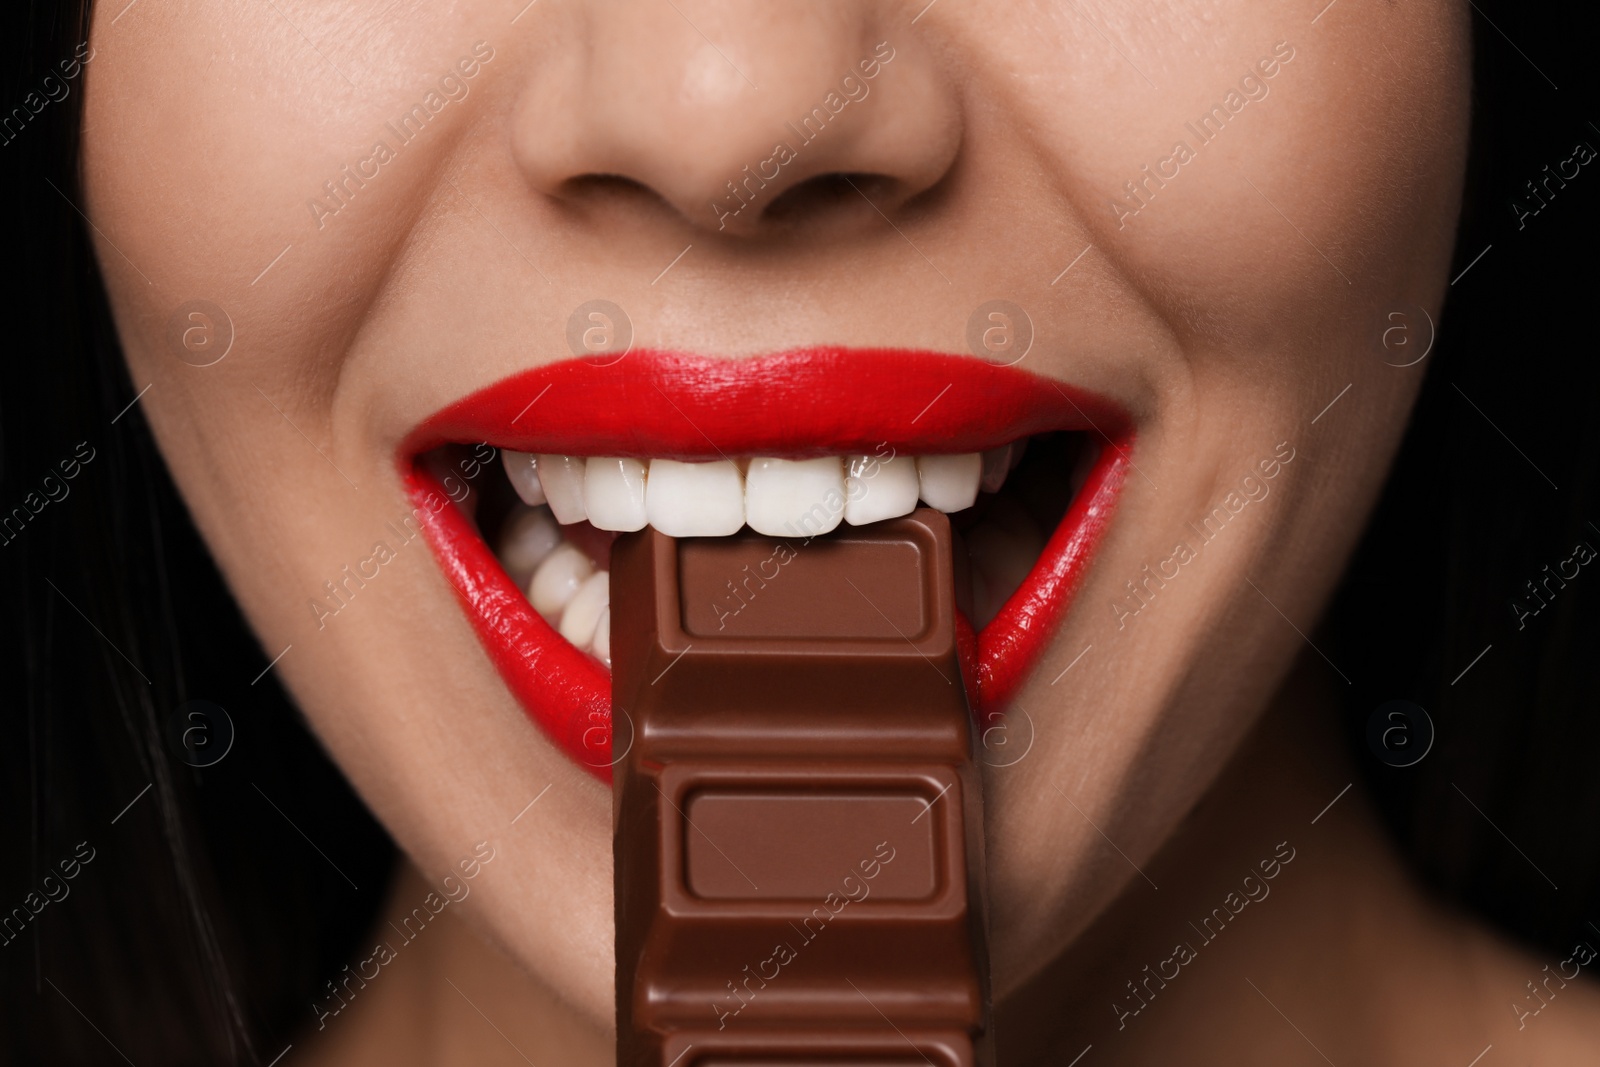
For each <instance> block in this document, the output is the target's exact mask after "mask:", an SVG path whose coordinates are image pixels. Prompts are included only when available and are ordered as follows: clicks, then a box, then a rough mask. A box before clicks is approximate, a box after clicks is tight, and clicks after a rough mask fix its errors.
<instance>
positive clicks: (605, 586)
mask: <svg viewBox="0 0 1600 1067" xmlns="http://www.w3.org/2000/svg"><path fill="white" fill-rule="evenodd" d="M610 608H611V575H610V574H608V573H607V572H606V571H596V572H595V573H594V574H591V575H590V576H589V577H588V578H586V579H584V582H583V584H582V585H580V586H579V587H578V591H577V592H576V593H574V594H573V595H572V599H571V600H569V601H567V606H566V610H564V611H563V612H562V613H561V626H560V628H559V629H560V631H561V636H562V637H565V638H566V639H567V640H568V641H571V642H572V643H573V644H574V645H577V646H578V647H579V648H583V647H585V646H586V645H588V644H589V643H590V642H592V641H593V640H594V634H595V627H596V626H597V625H598V624H599V622H600V616H601V614H602V613H604V612H607V611H609V610H610Z"/></svg>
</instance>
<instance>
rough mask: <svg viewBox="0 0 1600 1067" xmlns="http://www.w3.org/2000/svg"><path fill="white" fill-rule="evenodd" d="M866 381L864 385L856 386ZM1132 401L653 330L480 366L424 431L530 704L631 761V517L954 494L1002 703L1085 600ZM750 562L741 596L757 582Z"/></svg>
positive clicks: (984, 671) (749, 520)
mask: <svg viewBox="0 0 1600 1067" xmlns="http://www.w3.org/2000/svg"><path fill="white" fill-rule="evenodd" d="M843 394H848V395H843ZM1131 440H1132V439H1131V429H1130V423H1129V420H1128V418H1127V417H1126V415H1125V414H1124V413H1123V412H1121V411H1120V410H1119V409H1116V408H1115V407H1113V406H1112V405H1110V404H1109V403H1108V402H1106V401H1105V400H1103V399H1100V398H1098V397H1094V396H1091V395H1088V394H1086V393H1083V392H1082V391H1079V390H1075V389H1072V388H1070V387H1067V386H1063V385H1060V384H1058V383H1056V382H1053V381H1051V380H1049V379H1045V378H1041V377H1038V376H1036V375H1032V374H1028V373H1026V372H1023V371H1019V370H1017V369H1015V368H1012V367H1000V366H994V365H990V364H987V363H983V362H980V361H978V360H975V359H972V358H969V357H961V356H951V355H944V354H937V353H925V352H905V351H881V350H873V351H863V350H844V349H837V348H829V349H807V350H801V351H795V352H786V353H781V354H778V355H773V356H766V357H761V358H756V359H741V360H727V359H707V358H702V357H694V356H685V355H680V354H672V353H657V352H633V353H631V354H629V355H627V356H626V358H622V359H614V358H613V359H612V360H609V361H600V360H597V361H587V360H572V361H567V362H563V363H558V364H553V365H550V366H547V367H542V368H539V369H537V370H534V371H529V372H526V373H523V374H520V375H517V376H515V377H513V378H510V379H508V380H506V381H503V382H500V383H497V384H496V385H493V386H490V387H488V388H486V389H483V390H480V391H479V392H477V393H474V394H472V395H471V396H468V397H466V398H465V399H463V400H461V401H458V402H457V403H455V404H452V405H451V406H450V407H448V408H446V409H445V410H443V411H441V412H439V413H438V414H437V415H435V416H433V417H432V418H430V419H429V420H427V421H426V422H425V423H424V424H423V425H422V426H420V427H418V428H417V430H416V431H415V432H414V433H413V434H412V435H411V436H410V437H409V438H408V440H407V441H406V443H405V444H404V445H403V446H402V448H401V451H400V456H399V460H400V463H401V470H402V475H403V477H404V478H405V479H406V482H407V487H408V491H409V492H410V494H411V497H412V502H413V504H414V505H415V508H414V510H413V515H414V516H415V517H416V518H417V520H418V521H419V524H420V525H421V527H422V529H423V531H424V533H425V534H426V535H427V538H428V541H429V543H430V544H431V545H432V547H433V549H434V552H435V554H436V556H437V557H438V558H439V560H440V563H441V565H442V567H443V570H444V573H445V574H446V576H447V577H448V578H449V579H450V580H451V582H452V584H453V585H454V586H455V588H456V591H457V593H458V595H459V597H460V599H461V601H462V603H463V605H464V607H465V608H466V610H467V613H468V615H469V617H470V618H471V620H472V622H473V625H474V628H475V629H476V631H477V633H478V635H479V638H480V640H482V641H483V643H484V645H485V647H486V648H487V649H488V651H489V652H490V655H491V657H492V658H493V660H494V661H495V664H496V666H497V667H498V669H499V671H500V674H501V676H502V678H503V679H504V680H505V682H506V684H507V685H508V687H509V688H510V689H511V690H512V692H513V693H514V694H515V695H516V696H517V697H518V698H519V700H520V701H521V703H522V705H523V707H524V708H525V709H526V710H527V712H528V714H529V715H530V717H532V718H533V719H534V720H535V721H536V722H537V723H538V724H539V725H540V726H541V727H542V728H543V729H544V730H545V731H546V733H547V734H548V735H549V736H550V737H551V738H552V739H554V740H555V741H556V742H557V743H558V744H560V745H561V746H562V747H563V748H564V749H565V750H566V751H567V752H568V754H569V755H571V756H572V757H573V758H574V759H576V760H577V761H578V762H580V763H581V764H583V765H584V766H587V767H589V768H591V769H593V770H595V771H596V773H598V774H600V776H601V777H606V776H608V775H609V768H610V766H611V763H612V754H611V712H612V708H611V700H610V673H609V668H610V626H609V604H610V586H609V573H608V570H609V566H608V565H609V558H610V549H611V543H612V541H613V540H615V538H616V537H617V536H619V535H620V534H621V533H622V532H624V531H630V530H637V529H641V528H643V527H644V526H646V525H650V526H653V527H655V528H656V529H658V530H660V531H661V532H663V533H667V534H670V535H673V536H676V537H722V536H730V535H733V534H735V533H738V532H739V531H741V530H743V529H751V530H754V531H755V532H757V533H760V534H763V535H767V536H770V537H775V538H780V539H784V540H788V541H789V542H791V544H792V545H794V546H796V547H798V546H799V545H800V544H802V543H803V542H805V541H806V540H808V539H809V538H811V537H818V536H827V535H829V534H830V533H832V532H833V531H835V530H840V529H844V530H848V529H849V528H850V527H851V526H859V525H864V524H867V523H871V522H876V521H880V520H884V519H888V518H893V517H895V516H899V515H904V514H908V513H909V512H910V511H912V510H913V509H914V508H916V507H918V506H927V507H933V508H937V509H938V510H940V511H943V512H946V513H947V514H949V516H950V519H951V524H952V526H953V527H954V528H955V529H956V530H957V531H958V533H959V534H960V535H961V537H960V540H961V543H962V544H963V545H964V546H965V550H966V556H965V560H964V563H965V566H964V567H958V574H957V575H956V579H957V583H958V587H957V599H958V602H959V603H961V605H962V611H963V617H964V621H965V623H966V624H967V625H966V626H964V627H963V630H964V631H965V632H964V633H963V635H962V636H963V638H964V640H963V644H964V646H965V648H964V660H965V666H966V668H967V678H966V681H967V687H968V692H969V695H970V696H971V697H972V699H973V704H974V708H975V711H977V712H978V713H979V714H980V715H981V716H983V717H984V719H985V720H986V721H988V720H990V719H991V718H992V716H994V715H996V714H998V713H999V712H1000V711H1001V710H1003V708H1004V707H1005V706H1006V704H1007V703H1008V702H1009V701H1010V699H1011V697H1012V696H1013V695H1014V693H1015V692H1016V690H1017V688H1018V687H1019V686H1020V685H1021V683H1022V682H1023V681H1024V680H1025V679H1026V678H1027V677H1028V675H1029V674H1030V673H1031V671H1032V668H1033V667H1034V666H1035V664H1036V663H1037V661H1038V660H1039V658H1040V656H1041V655H1042V653H1043V651H1044V649H1045V648H1046V647H1047V646H1048V644H1049V642H1050V639H1051V637H1052V636H1053V635H1054V633H1055V631H1056V630H1057V629H1058V628H1059V626H1060V624H1061V622H1062V620H1063V619H1064V618H1065V614H1066V609H1067V606H1068V602H1069V601H1070V600H1071V597H1072V594H1073V592H1074V591H1075V590H1076V588H1077V587H1078V585H1079V584H1080V583H1081V580H1082V577H1083V574H1084V572H1085V570H1086V568H1087V565H1088V562H1089V559H1090V556H1091V555H1092V552H1093V550H1094V547H1095V546H1096V544H1097V543H1098V541H1099V539H1100V537H1101V535H1102V534H1103V532H1104V530H1105V528H1106V526H1107V524H1108V522H1109V519H1110V516H1111V512H1112V509H1113V508H1114V505H1115V502H1116V499H1117V496H1118V495H1119V492H1120V490H1121V487H1122V483H1123V475H1124V471H1125V468H1126V465H1127V460H1126V454H1127V451H1128V448H1129V446H1130V445H1131ZM759 582H760V579H759V576H751V578H750V580H747V581H744V582H743V583H730V589H729V590H728V597H727V598H726V605H725V610H727V611H729V612H730V613H734V612H737V611H738V610H739V609H740V606H741V605H742V604H743V603H744V602H745V600H746V599H747V598H750V597H753V596H755V595H758V593H759Z"/></svg>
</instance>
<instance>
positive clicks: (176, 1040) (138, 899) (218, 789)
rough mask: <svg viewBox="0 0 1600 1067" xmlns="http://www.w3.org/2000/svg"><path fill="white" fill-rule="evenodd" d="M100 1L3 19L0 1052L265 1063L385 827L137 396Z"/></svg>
mask: <svg viewBox="0 0 1600 1067" xmlns="http://www.w3.org/2000/svg"><path fill="white" fill-rule="evenodd" d="M87 15H88V12H87V4H86V3H83V2H61V3H48V2H44V3H21V4H18V5H17V7H16V8H12V9H8V12H7V14H6V15H5V16H3V18H4V20H5V21H6V22H7V23H8V24H9V28H8V29H7V30H6V31H5V33H4V34H3V40H0V48H3V49H4V50H5V52H6V55H5V59H4V62H3V64H0V70H3V71H4V77H5V81H4V90H3V96H0V100H4V101H5V104H6V105H11V104H16V105H17V107H18V109H19V111H20V112H21V114H20V115H19V114H18V113H17V112H11V111H8V112H5V113H0V142H3V143H0V182H3V183H4V184H3V186H0V188H3V189H4V194H5V196H6V197H7V198H8V199H7V201H6V202H7V203H8V204H9V205H10V206H11V207H10V210H7V211H6V212H4V213H0V214H3V223H0V225H4V226H5V227H6V230H7V231H8V232H7V234H6V241H5V247H7V248H10V249H12V250H13V251H12V253H11V256H12V263H13V272H12V274H11V278H10V282H9V283H8V286H7V288H8V292H9V294H10V295H9V297H8V301H7V303H8V307H7V318H8V320H9V323H10V324H11V330H12V337H13V341H12V346H13V347H12V350H11V355H10V356H8V357H6V358H5V359H4V361H3V370H0V508H3V509H5V510H4V511H3V512H0V589H3V591H4V592H3V595H4V602H5V605H6V609H7V610H6V611H5V612H4V618H3V621H0V626H3V627H4V630H3V632H0V648H3V650H4V651H3V653H0V656H3V660H0V662H3V663H4V665H5V666H4V670H3V673H0V677H4V678H8V679H10V681H9V682H7V683H6V688H5V696H4V698H3V700H4V707H5V728H6V730H7V731H8V737H9V738H10V740H9V741H7V742H6V743H5V744H4V745H0V790H3V791H4V807H3V812H4V815H3V817H0V855H3V856H4V857H5V859H4V863H3V864H0V974H3V978H4V983H3V987H0V988H3V995H0V1062H4V1063H7V1064H12V1063H14V1064H39V1063H122V1062H123V1060H124V1057H126V1058H128V1059H131V1060H132V1062H134V1063H138V1064H140V1065H141V1067H145V1065H153V1064H236V1063H237V1064H246V1063H263V1064H264V1063H268V1062H270V1061H271V1060H272V1059H273V1058H274V1057H275V1056H277V1055H278V1053H279V1052H281V1051H282V1049H283V1047H284V1045H285V1044H287V1043H288V1041H289V1040H290V1037H288V1036H285V1035H292V1034H293V1033H294V1032H295V1031H296V1030H298V1029H300V1028H303V1027H304V1026H305V1025H306V1024H307V1023H308V1022H311V1021H312V1020H313V1019H314V1015H313V1013H312V1009H311V1001H312V998H313V997H314V996H315V995H317V994H318V993H319V992H320V986H321V984H322V983H323V982H324V981H325V980H326V979H328V978H330V977H332V976H333V975H335V974H336V973H337V972H338V969H339V966H340V965H341V964H342V963H344V962H346V960H347V959H348V958H349V953H350V951H351V949H352V948H354V946H355V942H356V939H357V938H360V937H363V936H365V935H366V933H367V932H368V929H369V928H370V926H371V924H372V921H373V918H374V915H375V913H376V908H377V906H378V903H379V901H380V898H381V897H382V894H383V892H384V889H385V886H386V883H387V881H388V876H389V870H390V867H391V864H392V855H393V849H392V847H391V845H390V844H389V841H388V838H387V836H386V835H385V834H384V832H383V831H382V829H381V828H380V827H379V826H378V825H377V824H376V822H375V821H374V820H373V819H372V818H371V816H370V815H369V814H368V813H367V812H366V810H365V808H364V807H363V806H362V805H361V803H360V801H359V800H357V799H356V798H355V796H354V795H353V793H352V792H351V791H350V789H349V787H348V785H347V784H346V783H345V781H344V779H343V777H342V776H341V775H340V773H339V772H338V770H337V769H336V768H335V767H334V766H333V764H332V763H331V762H330V761H329V760H328V758H327V757H326V755H325V754H324V753H323V752H322V751H321V749H320V748H319V746H318V744H317V743H316V741H315V740H313V738H312V737H311V734H310V733H309V731H308V730H307V729H306V726H305V724H304V722H303V721H302V720H301V718H300V715H299V712H298V711H297V710H296V709H295V708H294V706H293V705H292V704H291V703H290V702H289V700H288V699H287V698H286V696H285V695H284V693H283V691H282V690H281V689H280V687H279V686H278V684H277V681H276V677H275V674H274V672H272V671H266V672H265V673H264V674H263V671H264V669H265V668H266V667H267V664H268V662H269V660H270V658H271V656H272V655H275V654H276V653H277V652H278V651H279V650H278V649H273V650H272V651H271V653H270V654H267V655H264V654H263V652H262V649H261V648H260V647H259V645H258V644H257V643H256V641H255V639H254V637H253V636H252V635H251V633H250V631H249V629H248V627H247V626H246V624H245V622H244V620H243V618H242V617H241V616H240V613H239V611H238V608H237V607H236V606H235V604H234V602H233V599H232V597H231V596H229V594H228V591H227V589H226V588H225V587H224V585H223V583H222V581H221V578H220V577H219V575H218V573H217V571H216V569H215V567H214V566H213V565H212V563H211V561H210V557H209V555H208V554H207V552H206V550H205V547H204V546H203V544H202V543H201V541H200V539H199V536H198V535H197V533H196V532H195V529H194V527H193V525H192V523H191V522H190V520H189V517H188V515H187V514H186V512H185V510H184V507H183V504H182V503H181V501H180V500H179V497H178V494H177V491H176V489H175V488H174V486H173V484H172V482H171V480H170V478H169V476H168V474H167V472H166V468H165V465H164V464H163V462H162V460H161V457H160V456H159V454H158V453H157V452H156V449H155V446H154V443H153V441H152V439H151V436H150V433H149V431H148V429H147V427H146V425H145V422H144V419H143V417H142V414H141V405H140V404H137V403H135V404H133V405H132V406H131V407H129V404H130V402H131V401H133V400H134V398H135V395H136V394H137V392H138V390H137V389H136V388H134V387H133V386H132V384H131V383H130V381H129V378H128V371H127V368H126V367H125V365H124V363H123V360H122V357H121V354H120V352H119V349H118V345H117V339H116V336H115V333H114V331H113V328H112V323H111V319H110V314H109V311H108V309H107V305H106V299H105V294H104V291H103V289H102V287H101V282H100V278H99V273H98V270H97V268H96V266H95V262H94V259H93V256H92V254H91V251H90V247H89V244H88V240H87V226H86V224H85V220H84V218H83V217H82V215H81V214H80V212H79V208H80V207H81V205H82V204H83V200H82V197H81V195H80V192H79V189H78V182H77V174H76V167H77V158H78V152H77V143H78V136H79V131H80V124H81V115H82V112H81V103H82V99H83V92H82V82H83V78H85V77H88V76H92V72H93V66H94V65H93V62H92V61H91V62H90V63H89V64H88V66H87V67H83V68H81V69H80V70H79V71H78V72H77V75H76V76H75V77H72V76H69V75H68V72H69V71H71V70H72V69H73V67H72V65H71V62H70V61H72V60H74V59H75V58H81V57H82V56H83V55H84V53H83V52H80V51H78V50H79V47H80V45H81V44H82V43H83V42H84V41H86V40H87V37H88V31H87ZM63 61H68V63H67V65H66V66H65V67H64V66H63V65H62V64H63ZM47 75H48V76H51V77H53V78H54V79H55V81H54V82H52V83H50V84H49V85H48V86H44V79H45V77H46V76H47ZM61 85H66V86H67V87H68V92H67V95H66V96H65V97H64V98H61V99H51V95H53V96H55V97H61V91H60V88H59V86H61ZM41 86H44V88H43V89H41ZM30 93H34V94H35V95H34V96H33V97H32V98H31V99H30V98H29V95H28V94H30ZM47 94H50V95H47ZM41 102H42V106H40V105H41ZM34 107H39V110H38V112H37V114H35V113H33V108H34ZM142 384H143V383H141V386H142ZM30 494H31V495H30ZM17 508H20V509H22V510H21V511H20V513H19V512H18V511H15V510H13V509H17ZM35 512H36V513H35ZM258 676H259V678H258ZM191 699H204V700H208V701H210V702H212V703H213V704H215V705H216V706H219V707H220V708H222V709H223V710H224V713H225V715H226V720H227V721H230V722H231V724H232V727H233V729H234V730H235V731H236V734H237V739H236V742H235V743H234V744H233V745H232V748H231V750H230V751H229V752H228V754H227V757H226V758H225V759H223V760H222V761H221V762H219V763H216V764H215V765H213V766H210V767H195V766H191V765H190V764H192V763H203V762H205V759H206V757H204V756H203V755H202V752H204V749H203V748H200V747H199V746H198V745H197V744H196V743H197V742H199V741H200V740H201V738H200V737H199V736H196V735H193V734H191V735H190V737H189V741H190V743H191V747H190V748H188V749H186V748H185V747H184V746H183V744H182V738H183V731H184V730H185V729H186V728H188V727H189V726H190V725H191V723H199V724H200V725H203V726H207V727H208V728H209V731H210V736H209V738H207V740H208V741H209V743H212V744H223V743H225V742H226V738H225V736H224V733H225V725H226V724H225V722H224V721H223V719H222V716H219V715H216V714H215V713H212V721H211V722H209V723H207V722H206V721H205V720H204V719H201V720H190V719H188V718H186V717H185V712H183V711H180V708H181V706H182V705H183V704H184V703H185V702H186V701H189V700H191ZM175 725H176V729H174V728H173V727H174V726H175ZM212 751H213V752H215V751H216V750H215V749H213V750H212ZM291 820H292V822H291ZM301 831H304V832H305V834H306V835H308V837H309V838H311V839H312V840H313V841H314V845H313V844H309V843H308V841H307V839H306V838H304V837H302V836H301ZM319 849H320V850H321V853H323V854H325V855H326V857H328V858H324V856H323V855H321V854H319V852H318V850H319ZM85 857H87V862H85ZM334 864H337V870H336V869H335V868H334ZM69 872H70V873H69ZM47 879H48V880H47ZM354 886H359V887H360V888H359V890H357V889H355V888H353V887H354ZM52 898H56V899H52ZM35 908H37V909H38V910H37V914H35V913H34V909H35ZM8 923H9V925H8ZM19 927H20V930H19V929H18V928H19ZM322 995H323V997H324V999H325V998H326V993H323V994H322Z"/></svg>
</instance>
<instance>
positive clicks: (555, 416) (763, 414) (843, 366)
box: [400, 347, 1128, 462]
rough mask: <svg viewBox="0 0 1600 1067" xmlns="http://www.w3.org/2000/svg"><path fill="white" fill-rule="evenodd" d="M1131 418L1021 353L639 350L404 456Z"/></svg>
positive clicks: (548, 384)
mask: <svg viewBox="0 0 1600 1067" xmlns="http://www.w3.org/2000/svg"><path fill="white" fill-rule="evenodd" d="M1127 429H1128V418H1127V416H1126V414H1125V413H1124V412H1123V411H1122V409H1121V408H1120V407H1118V406H1117V405H1115V404H1113V403H1111V402H1110V401H1107V400H1105V399H1103V398H1101V397H1099V396H1095V395H1093V394H1090V393H1088V392H1087V391H1084V390H1080V389H1076V388H1074V387H1072V386H1067V385H1062V384H1058V383H1056V382H1054V381H1052V380H1050V379H1048V378H1042V377H1039V376H1037V375H1033V374H1029V373H1026V372H1024V371H1021V370H1018V369H1016V368H1014V367H1003V366H995V365H993V364H989V363H984V362H982V361H980V360H977V359H973V358H971V357H967V356H953V355H947V354H943V353H933V352H913V351H908V350H903V349H846V348H838V347H827V348H809V349H796V350H793V351H788V352H780V353H776V354H774V355H768V356H758V357H753V358H748V359H720V358H708V357H704V356H693V355H686V354H682V353H674V352H655V351H637V352H632V353H629V354H628V355H626V356H624V357H622V358H620V359H618V360H616V361H615V362H611V363H606V364H605V365H598V364H595V363H591V362H589V361H586V360H582V359H574V360H565V361H562V362H560V363H554V364H550V365H548V366H544V367H539V368H536V369H533V370H529V371H525V372H523V373H522V374H518V375H515V376H513V377H511V378H508V379H506V380H505V381H503V382H500V383H498V384H496V385H493V386H490V387H488V388H487V389H483V390H480V391H478V392H476V393H473V394H471V395H470V396H467V397H465V398H464V399H461V400H458V401H456V402H455V403H453V404H451V405H449V406H448V407H446V408H445V409H444V410H442V411H440V412H438V413H437V414H435V415H433V416H431V417H430V418H428V419H427V420H425V421H424V422H423V423H422V424H421V425H420V426H418V427H417V428H416V430H414V431H413V432H412V433H411V434H410V435H409V436H408V437H407V438H406V440H405V442H404V443H403V444H402V445H401V450H400V451H401V460H402V462H406V461H407V460H408V459H409V457H411V456H414V455H416V454H417V453H418V452H421V451H424V450H426V449H429V448H432V447H434V446H436V445H440V444H444V443H447V442H452V441H455V442H474V443H475V442H487V443H488V444H491V445H494V446H496V447H499V448H509V449H514V450H516V451H519V452H546V453H560V454H564V455H603V456H641V457H652V458H654V457H663V458H667V459H717V458H723V457H728V458H731V457H733V456H750V455H763V456H765V455H772V456H784V457H796V458H798V457H806V456H819V455H845V454H851V453H872V452H874V451H876V450H877V449H878V448H879V447H880V446H881V445H882V444H883V443H884V442H887V443H888V444H889V445H890V446H891V447H893V448H894V449H895V450H896V452H897V453H902V454H907V455H921V454H926V453H936V452H976V451H981V450H982V449H985V448H991V447H995V446H997V445H1002V444H1005V443H1006V442H1007V441H1011V440H1015V439H1017V438H1020V437H1026V436H1028V435H1030V434H1035V433H1041V432H1044V431H1047V430H1092V431H1094V432H1096V433H1100V434H1105V435H1108V437H1116V436H1119V435H1121V434H1122V433H1124V432H1126V430H1127Z"/></svg>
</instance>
